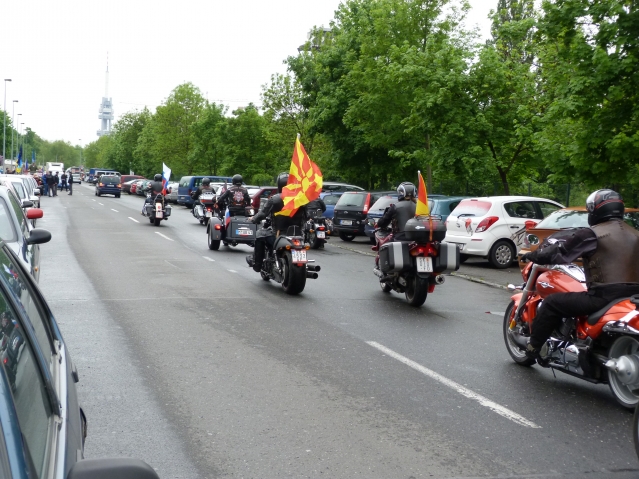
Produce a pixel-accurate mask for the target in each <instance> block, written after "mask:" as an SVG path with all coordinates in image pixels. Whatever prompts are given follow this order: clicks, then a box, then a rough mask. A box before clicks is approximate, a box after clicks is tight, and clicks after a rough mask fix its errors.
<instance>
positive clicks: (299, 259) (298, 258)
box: [291, 249, 306, 263]
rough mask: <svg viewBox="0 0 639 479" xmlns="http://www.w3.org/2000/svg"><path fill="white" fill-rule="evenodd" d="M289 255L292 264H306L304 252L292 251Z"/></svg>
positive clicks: (301, 250)
mask: <svg viewBox="0 0 639 479" xmlns="http://www.w3.org/2000/svg"><path fill="white" fill-rule="evenodd" d="M291 254H292V255H293V263H306V250H303V249H293V250H291Z"/></svg>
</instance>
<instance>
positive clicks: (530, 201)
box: [444, 196, 563, 269]
mask: <svg viewBox="0 0 639 479" xmlns="http://www.w3.org/2000/svg"><path fill="white" fill-rule="evenodd" d="M560 208H563V206H562V205H561V204H559V203H557V202H555V201H552V200H547V199H545V198H534V197H531V196H490V197H484V198H470V199H465V200H462V201H461V202H460V203H459V205H457V207H456V208H455V209H454V210H453V211H452V212H451V214H450V216H449V217H448V219H447V220H446V238H445V239H444V241H446V242H447V243H454V244H456V245H457V246H458V247H459V250H460V253H461V260H462V262H463V261H465V260H466V259H468V257H469V256H481V257H484V258H488V260H489V261H490V263H491V264H492V265H493V266H494V267H495V268H498V269H503V268H507V267H508V266H510V264H511V263H512V262H513V261H514V260H516V259H517V251H518V250H519V248H520V247H521V245H517V244H515V241H514V239H513V235H514V233H517V232H518V231H519V230H521V229H522V228H524V227H525V226H526V222H527V221H532V222H534V223H538V222H539V221H541V220H543V219H544V218H545V217H546V216H548V215H549V214H550V213H552V212H553V211H556V210H558V209H560Z"/></svg>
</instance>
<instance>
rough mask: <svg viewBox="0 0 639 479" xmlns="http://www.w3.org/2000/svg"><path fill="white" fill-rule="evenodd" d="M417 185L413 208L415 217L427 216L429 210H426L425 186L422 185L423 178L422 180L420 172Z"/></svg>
mask: <svg viewBox="0 0 639 479" xmlns="http://www.w3.org/2000/svg"><path fill="white" fill-rule="evenodd" d="M417 175H418V176H419V185H418V189H417V206H416V207H415V216H428V215H430V208H428V192H427V191H426V185H425V184H424V178H422V172H421V171H418V172H417Z"/></svg>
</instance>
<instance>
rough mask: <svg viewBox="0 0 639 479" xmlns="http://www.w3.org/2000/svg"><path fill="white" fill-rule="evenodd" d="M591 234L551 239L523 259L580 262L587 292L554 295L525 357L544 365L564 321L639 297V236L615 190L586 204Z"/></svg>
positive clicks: (547, 302) (535, 325)
mask: <svg viewBox="0 0 639 479" xmlns="http://www.w3.org/2000/svg"><path fill="white" fill-rule="evenodd" d="M586 209H587V210H588V224H589V225H590V228H575V229H572V230H564V231H561V232H558V233H555V234H553V235H551V236H549V237H548V238H547V239H546V241H544V243H543V244H542V245H541V246H540V247H539V248H538V249H537V250H535V251H533V252H530V253H526V254H525V255H523V256H522V260H523V261H526V260H527V261H532V262H533V263H537V264H569V263H572V262H573V261H575V260H576V259H577V258H579V257H581V258H582V259H583V265H584V273H585V276H586V285H587V286H588V291H586V292H583V293H555V294H551V295H550V296H548V297H547V298H546V299H545V300H544V302H543V303H542V305H541V306H540V307H539V310H538V312H537V316H536V317H535V319H534V321H533V324H532V332H531V335H530V340H529V343H528V347H527V350H526V356H528V357H529V358H531V359H536V360H537V362H538V363H539V364H541V365H545V361H544V359H543V358H541V356H540V354H539V352H540V349H541V347H542V346H543V345H544V343H545V342H546V340H547V339H548V338H549V337H550V335H551V334H552V332H553V331H554V330H555V329H557V328H558V327H559V326H560V325H561V321H562V318H570V317H575V316H586V315H588V314H592V313H594V312H596V311H598V310H600V309H602V308H604V307H605V306H606V305H608V304H610V303H611V302H613V301H615V300H617V299H620V298H627V297H630V296H632V295H634V294H639V231H637V230H635V229H634V228H632V227H630V226H628V225H627V224H626V223H625V222H624V220H623V218H624V202H623V199H622V198H621V195H620V194H619V193H617V192H615V191H613V190H609V189H603V190H597V191H595V192H594V193H592V194H591V195H590V196H589V197H588V199H587V200H586Z"/></svg>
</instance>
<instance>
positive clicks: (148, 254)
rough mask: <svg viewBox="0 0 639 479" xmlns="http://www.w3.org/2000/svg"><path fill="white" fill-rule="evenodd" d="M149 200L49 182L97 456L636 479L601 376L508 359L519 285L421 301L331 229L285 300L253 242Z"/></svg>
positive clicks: (215, 469) (47, 220) (458, 286)
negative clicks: (255, 262)
mask: <svg viewBox="0 0 639 479" xmlns="http://www.w3.org/2000/svg"><path fill="white" fill-rule="evenodd" d="M142 202H143V200H142V199H141V198H140V197H128V196H126V195H125V196H123V197H122V198H120V199H115V198H113V197H102V198H97V197H95V196H94V195H93V189H92V188H89V187H88V186H85V185H82V186H79V187H78V186H77V185H76V188H75V193H74V195H73V196H72V197H71V198H69V197H68V196H67V195H66V194H62V195H61V196H59V197H58V198H51V199H49V198H44V199H43V208H44V210H45V216H44V218H43V219H42V220H40V221H39V224H38V226H39V227H42V228H47V229H49V230H50V231H51V232H52V234H53V240H52V241H51V242H50V243H48V244H46V245H44V246H42V258H43V259H42V273H41V277H40V284H41V286H42V289H43V291H44V293H45V295H46V297H47V298H48V299H49V301H50V303H51V306H52V309H53V311H54V313H55V314H56V317H57V319H58V321H59V322H60V325H61V328H62V330H63V332H64V334H65V337H66V340H67V343H68V346H69V349H70V351H71V354H72V357H73V359H74V361H75V363H76V365H77V367H78V370H79V373H80V383H79V384H80V389H79V391H80V395H81V400H82V402H83V404H84V407H85V410H86V413H87V416H88V419H89V436H88V438H87V442H86V456H87V457H100V456H118V455H127V456H133V457H140V458H142V459H144V460H146V461H147V462H149V463H150V464H151V465H153V466H154V467H155V468H156V469H157V470H158V472H159V474H160V476H161V477H162V478H173V477H175V478H178V477H180V478H181V477H185V478H187V477H188V478H191V477H238V478H250V477H251V478H252V477H254V478H271V477H273V478H275V477H292V478H302V477H313V478H315V477H331V478H352V477H365V478H411V477H412V478H419V477H442V478H447V477H460V478H461V477H464V478H470V477H500V478H504V477H535V478H537V477H562V478H581V477H589V478H608V477H613V478H639V462H638V461H637V457H636V455H635V453H634V449H633V445H632V440H631V419H632V414H631V413H629V412H627V411H625V410H623V409H621V408H620V407H619V406H617V404H616V402H615V401H614V399H613V397H612V395H611V394H610V392H609V390H608V388H607V386H603V385H592V384H589V383H586V382H585V381H580V380H577V379H574V378H571V377H569V376H566V375H559V373H558V376H557V377H556V378H555V377H553V374H552V372H551V371H548V370H543V369H541V368H538V367H533V368H522V367H519V366H517V365H515V364H514V363H513V362H512V360H511V359H510V357H509V355H508V353H507V351H506V348H505V346H504V343H503V338H502V331H501V327H502V316H501V315H500V314H501V313H502V312H503V311H505V309H506V307H507V304H508V302H509V293H508V292H507V291H505V290H503V289H500V288H494V287H489V286H487V285H484V284H479V283H475V282H471V281H468V280H466V279H463V278H460V277H448V278H447V281H446V283H445V284H444V285H442V286H439V287H437V289H436V290H435V292H434V293H432V294H431V295H429V297H428V299H427V301H426V303H425V305H424V306H423V307H421V308H418V309H415V308H412V307H410V306H408V305H407V303H406V301H405V299H404V298H403V296H400V295H398V294H396V293H391V294H384V293H382V292H381V290H380V289H379V286H378V284H377V281H376V278H375V276H374V275H373V273H372V265H373V261H372V258H371V257H370V256H367V255H365V254H361V253H362V252H366V251H364V248H363V247H362V252H355V251H352V249H356V248H359V247H360V246H357V245H356V246H354V247H351V246H352V245H351V246H348V245H346V246H348V247H349V248H350V249H345V248H343V247H338V245H339V246H345V245H341V244H340V243H341V242H340V241H339V240H337V241H335V242H334V243H329V245H328V246H327V248H326V249H325V251H319V252H311V254H310V256H311V257H313V258H314V259H316V260H317V262H318V264H320V265H321V267H322V271H321V272H320V278H319V279H318V280H315V281H313V280H309V281H308V283H307V286H306V289H305V291H304V293H302V294H301V295H300V296H298V297H289V296H286V295H285V294H284V293H283V291H282V290H281V287H280V286H279V285H277V284H274V283H265V282H264V281H262V280H261V279H260V278H259V276H258V275H257V274H256V273H254V272H253V271H252V270H251V269H249V268H248V266H247V265H246V262H245V260H244V257H245V255H246V254H248V253H249V252H250V249H249V248H248V247H245V246H239V247H237V248H221V249H220V251H209V250H208V248H207V246H206V235H205V228H204V227H202V226H201V225H199V224H198V223H197V222H196V221H195V219H194V218H193V217H192V216H191V214H190V212H189V210H187V209H185V208H182V207H174V209H173V216H172V217H171V218H170V220H169V221H167V222H163V223H162V226H160V227H154V226H152V225H150V224H149V222H148V220H147V219H145V218H143V217H142V216H141V215H140V209H141V206H142ZM331 241H333V240H331ZM468 267H475V268H481V266H472V265H469V266H468ZM484 269H487V268H484ZM491 274H492V273H491ZM487 312H490V313H493V314H489V313H487Z"/></svg>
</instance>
